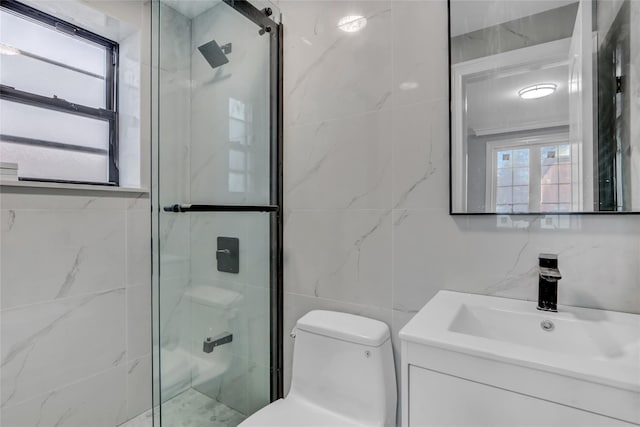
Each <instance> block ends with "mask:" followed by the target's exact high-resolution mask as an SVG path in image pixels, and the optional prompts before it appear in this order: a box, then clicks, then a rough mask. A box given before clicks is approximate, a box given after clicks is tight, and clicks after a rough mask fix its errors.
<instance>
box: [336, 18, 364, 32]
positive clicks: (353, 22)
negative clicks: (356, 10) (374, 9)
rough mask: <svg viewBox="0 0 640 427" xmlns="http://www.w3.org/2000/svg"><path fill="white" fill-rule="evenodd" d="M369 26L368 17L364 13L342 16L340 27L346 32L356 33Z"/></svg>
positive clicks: (339, 22)
mask: <svg viewBox="0 0 640 427" xmlns="http://www.w3.org/2000/svg"><path fill="white" fill-rule="evenodd" d="M366 26H367V18H365V17H364V16H362V15H347V16H343V17H342V18H340V20H339V21H338V28H340V29H341V30H342V31H344V32H345V33H355V32H358V31H360V30H362V29H363V28H364V27H366Z"/></svg>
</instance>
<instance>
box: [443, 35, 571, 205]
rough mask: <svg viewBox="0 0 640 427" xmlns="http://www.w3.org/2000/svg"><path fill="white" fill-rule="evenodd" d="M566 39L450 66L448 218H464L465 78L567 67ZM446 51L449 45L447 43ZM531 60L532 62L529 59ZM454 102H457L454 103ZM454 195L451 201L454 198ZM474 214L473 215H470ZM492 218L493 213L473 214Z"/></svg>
mask: <svg viewBox="0 0 640 427" xmlns="http://www.w3.org/2000/svg"><path fill="white" fill-rule="evenodd" d="M570 41H571V40H570V39H562V40H556V41H552V42H548V43H543V44H539V45H535V46H531V47H527V48H522V49H518V50H513V51H509V52H504V53H498V54H495V55H490V56H485V57H482V58H477V59H472V60H469V61H465V62H460V63H458V64H455V65H454V64H450V77H449V79H450V80H449V82H450V91H451V94H450V99H449V103H450V130H451V133H450V137H449V143H450V156H449V158H450V174H451V184H450V187H449V194H450V202H451V203H450V208H451V213H452V214H467V212H466V209H467V185H466V184H467V168H466V149H465V145H464V136H463V129H464V107H463V106H464V104H465V103H464V102H463V101H464V84H463V81H464V79H465V77H466V76H469V75H480V74H482V73H487V74H491V73H492V72H494V71H495V70H498V69H505V68H513V69H516V68H519V67H526V66H532V65H535V64H538V63H541V62H544V63H545V64H557V65H561V64H563V63H564V64H568V62H569V61H568V58H567V52H568V51H569V44H570ZM449 48H451V43H450V42H449ZM532 58H535V59H532ZM454 101H458V102H454ZM568 124H569V123H568V121H567V122H565V121H562V122H555V123H546V124H545V127H557V126H566V125H568ZM522 130H529V129H527V128H525V127H519V128H513V129H509V131H522ZM454 195H455V197H454ZM474 213H476V212H474ZM477 213H485V214H493V215H495V214H496V213H495V212H477Z"/></svg>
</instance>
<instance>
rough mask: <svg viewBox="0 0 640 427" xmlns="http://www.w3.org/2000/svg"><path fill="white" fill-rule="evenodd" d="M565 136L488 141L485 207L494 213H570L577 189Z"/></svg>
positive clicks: (569, 148)
mask: <svg viewBox="0 0 640 427" xmlns="http://www.w3.org/2000/svg"><path fill="white" fill-rule="evenodd" d="M567 138H568V137H567V136H565V135H555V136H553V137H549V138H537V139H536V140H534V141H527V140H517V141H501V142H499V143H498V142H489V143H488V144H487V160H488V162H487V170H489V171H491V173H490V174H488V182H487V188H488V189H489V194H488V200H489V204H488V206H489V207H490V209H493V212H497V213H522V212H570V211H571V206H572V202H573V196H574V193H575V191H576V189H574V188H573V186H575V184H576V183H575V182H573V180H572V174H573V173H574V172H575V171H574V170H573V164H572V156H571V146H570V144H569V143H568V141H567Z"/></svg>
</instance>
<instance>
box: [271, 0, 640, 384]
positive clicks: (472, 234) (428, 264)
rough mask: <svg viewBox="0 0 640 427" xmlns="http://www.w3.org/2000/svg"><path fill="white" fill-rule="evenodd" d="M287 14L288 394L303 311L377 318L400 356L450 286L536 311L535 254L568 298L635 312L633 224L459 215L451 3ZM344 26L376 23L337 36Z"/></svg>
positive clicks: (338, 5) (636, 230)
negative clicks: (349, 18)
mask: <svg viewBox="0 0 640 427" xmlns="http://www.w3.org/2000/svg"><path fill="white" fill-rule="evenodd" d="M278 5H279V6H280V7H281V9H282V12H283V15H284V22H285V51H284V58H285V73H284V76H285V82H284V90H285V105H286V109H285V127H286V129H285V141H284V144H285V171H284V172H285V174H284V176H285V191H286V193H285V208H286V217H285V231H284V233H285V236H284V244H285V248H284V249H285V251H284V256H285V271H284V274H285V278H284V286H285V322H284V324H285V331H284V332H285V383H286V384H287V385H288V384H289V381H290V374H291V371H290V369H291V355H292V342H291V340H290V339H289V338H288V332H289V330H290V329H291V328H292V327H293V326H294V324H295V321H296V320H297V319H298V318H299V317H300V316H301V315H303V314H304V313H306V312H307V311H309V310H311V309H317V308H320V309H335V310H342V311H347V312H352V313H356V314H363V315H365V316H369V317H373V318H376V319H380V320H383V321H385V322H387V324H389V325H390V327H391V328H392V331H393V340H394V344H395V346H396V350H397V344H398V343H397V334H398V331H399V330H400V329H401V327H402V326H403V325H404V324H406V322H407V321H408V320H409V319H410V318H411V317H412V316H413V314H415V312H416V311H417V310H419V309H420V308H421V307H422V306H423V305H424V304H425V303H426V302H427V301H428V300H429V299H430V298H431V297H432V296H433V295H435V293H436V292H437V291H438V290H440V289H452V290H459V291H465V292H472V293H481V294H489V295H498V296H505V297H512V298H518V299H526V300H535V299H536V298H537V294H536V292H537V288H536V286H537V281H536V280H537V279H536V272H535V266H536V262H537V255H538V253H540V252H556V253H559V256H560V268H561V270H562V272H563V276H564V277H563V279H562V281H561V282H560V290H559V300H560V302H561V303H565V304H573V305H579V306H587V307H597V308H606V309H611V310H621V311H629V312H636V313H638V312H640V221H639V220H638V218H637V217H635V216H607V217H603V216H572V217H561V218H558V217H552V218H539V217H528V218H524V219H520V218H519V219H510V218H508V217H464V216H463V217H453V216H450V215H449V213H448V191H449V190H448V179H449V178H448V177H449V167H448V151H449V146H448V145H449V140H448V127H449V125H448V80H447V75H448V63H447V5H446V2H445V1H444V0H433V1H419V0H418V1H402V0H398V1H396V0H391V1H367V2H357V1H353V2H352V1H335V2H330V1H305V2H297V1H280V2H279V3H278ZM346 15H362V16H365V17H367V19H368V21H367V25H366V27H365V28H364V29H363V30H362V31H360V32H357V33H345V32H342V31H340V30H339V29H338V27H337V22H338V19H339V18H340V17H342V16H346ZM514 221H515V222H514ZM396 357H399V353H396Z"/></svg>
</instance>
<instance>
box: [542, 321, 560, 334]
mask: <svg viewBox="0 0 640 427" xmlns="http://www.w3.org/2000/svg"><path fill="white" fill-rule="evenodd" d="M540 327H541V328H542V330H543V331H547V332H551V331H553V330H554V329H555V327H556V325H554V324H553V322H552V321H551V320H543V321H542V322H540Z"/></svg>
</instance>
